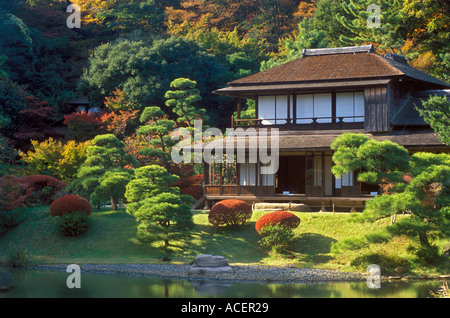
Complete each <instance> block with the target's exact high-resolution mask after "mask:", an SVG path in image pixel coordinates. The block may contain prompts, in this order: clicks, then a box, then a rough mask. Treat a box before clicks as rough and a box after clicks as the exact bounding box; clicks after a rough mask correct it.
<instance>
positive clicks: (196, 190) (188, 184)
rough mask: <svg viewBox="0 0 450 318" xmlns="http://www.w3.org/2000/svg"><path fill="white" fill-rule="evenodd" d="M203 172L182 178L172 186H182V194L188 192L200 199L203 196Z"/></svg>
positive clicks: (187, 193)
mask: <svg viewBox="0 0 450 318" xmlns="http://www.w3.org/2000/svg"><path fill="white" fill-rule="evenodd" d="M202 181H203V174H199V175H196V176H188V177H184V178H181V179H180V180H178V181H177V182H175V183H174V184H173V185H172V186H174V187H178V188H180V192H181V194H186V195H190V196H192V197H194V199H196V200H200V198H201V197H202V196H203V187H202Z"/></svg>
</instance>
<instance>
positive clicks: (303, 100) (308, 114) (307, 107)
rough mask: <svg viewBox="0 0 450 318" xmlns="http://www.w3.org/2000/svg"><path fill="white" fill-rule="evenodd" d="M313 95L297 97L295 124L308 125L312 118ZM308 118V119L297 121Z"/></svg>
mask: <svg viewBox="0 0 450 318" xmlns="http://www.w3.org/2000/svg"><path fill="white" fill-rule="evenodd" d="M313 96H314V95H313V94H305V95H297V124H310V123H311V122H312V119H311V118H312V117H314V97H313ZM299 118H308V119H299Z"/></svg>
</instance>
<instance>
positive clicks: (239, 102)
mask: <svg viewBox="0 0 450 318" xmlns="http://www.w3.org/2000/svg"><path fill="white" fill-rule="evenodd" d="M241 104H242V99H241V98H240V97H238V99H237V107H236V108H237V119H241V107H242V105H241Z"/></svg>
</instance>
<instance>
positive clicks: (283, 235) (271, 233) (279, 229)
mask: <svg viewBox="0 0 450 318" xmlns="http://www.w3.org/2000/svg"><path fill="white" fill-rule="evenodd" d="M259 234H260V235H261V236H262V238H261V239H260V240H259V244H260V245H261V246H265V247H270V248H272V251H274V252H277V253H278V252H283V251H286V250H287V249H288V247H289V243H290V242H291V241H292V239H293V238H294V232H293V231H292V229H290V228H288V227H285V226H283V225H281V224H280V223H278V224H275V225H267V226H264V227H263V228H262V229H261V232H260V233H259Z"/></svg>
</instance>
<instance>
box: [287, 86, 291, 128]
mask: <svg viewBox="0 0 450 318" xmlns="http://www.w3.org/2000/svg"><path fill="white" fill-rule="evenodd" d="M287 98H288V100H287V120H286V124H287V129H288V130H289V127H290V126H291V95H289V94H288V96H287Z"/></svg>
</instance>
